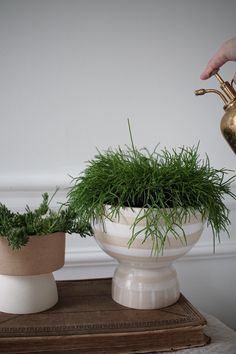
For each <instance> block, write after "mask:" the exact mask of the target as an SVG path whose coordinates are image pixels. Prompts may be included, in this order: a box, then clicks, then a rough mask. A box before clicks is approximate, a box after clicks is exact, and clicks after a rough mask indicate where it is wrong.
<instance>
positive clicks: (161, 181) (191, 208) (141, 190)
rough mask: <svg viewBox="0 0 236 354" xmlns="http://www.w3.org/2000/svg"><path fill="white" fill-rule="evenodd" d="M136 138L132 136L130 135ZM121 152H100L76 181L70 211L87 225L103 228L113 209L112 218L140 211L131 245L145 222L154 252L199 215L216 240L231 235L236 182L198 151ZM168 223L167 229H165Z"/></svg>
mask: <svg viewBox="0 0 236 354" xmlns="http://www.w3.org/2000/svg"><path fill="white" fill-rule="evenodd" d="M130 134H131V132H130ZM131 143H132V148H129V147H127V148H126V149H125V150H123V149H121V148H120V147H119V148H117V149H108V150H107V151H105V152H99V151H98V153H97V155H96V156H95V157H94V159H93V160H91V161H89V162H88V165H87V167H86V169H85V170H84V172H83V173H82V174H81V175H80V176H79V177H76V178H74V180H73V182H74V184H73V186H72V187H71V189H70V191H69V194H68V200H69V205H70V207H71V208H72V209H73V210H75V211H76V213H78V215H80V216H81V217H82V218H83V220H85V221H86V222H90V223H92V224H93V223H94V222H96V221H99V222H102V220H103V218H104V216H107V215H106V211H105V208H104V206H105V205H110V206H111V208H110V210H111V212H110V214H109V215H108V217H109V216H112V215H115V214H117V213H118V212H119V210H120V209H121V208H124V207H131V208H132V207H139V208H141V210H142V211H141V212H140V213H139V215H138V216H137V217H136V219H135V222H134V224H133V225H132V237H131V239H130V241H129V245H131V244H132V242H133V240H134V239H135V237H137V234H138V233H137V232H136V231H135V225H136V224H137V223H138V222H139V221H140V220H141V219H145V220H146V226H145V229H144V230H143V231H145V239H144V240H143V241H145V240H146V239H147V238H151V239H152V241H153V249H154V250H155V252H159V251H161V250H162V249H163V245H164V242H165V239H166V236H167V233H168V232H172V233H173V234H174V236H175V237H179V236H178V234H177V232H176V229H174V227H175V226H176V225H177V226H179V227H180V228H181V224H182V223H183V222H184V221H185V220H187V219H188V217H189V216H190V213H194V214H196V213H197V212H200V213H201V215H202V218H203V219H205V218H208V224H209V225H210V226H211V228H212V230H213V236H214V240H215V238H216V237H218V238H219V234H220V232H221V231H226V232H227V227H228V225H229V224H230V220H229V217H228V214H229V210H228V209H227V207H226V206H225V204H224V197H225V196H226V195H228V196H230V197H232V198H234V199H236V196H235V195H234V194H233V193H232V191H231V188H230V187H231V183H232V182H233V181H234V179H235V176H233V177H231V178H228V179H226V180H225V177H226V175H228V173H229V172H231V171H229V170H226V169H214V168H212V167H211V166H210V162H209V159H208V157H206V158H205V159H203V160H201V159H200V158H199V153H198V146H196V147H181V148H179V149H173V150H171V151H168V150H167V149H163V150H161V151H160V152H157V149H155V150H154V151H153V152H152V153H150V152H149V151H148V150H147V149H146V148H144V149H137V148H135V147H134V144H133V140H132V135H131ZM160 219H163V220H164V221H165V223H166V227H165V228H162V229H161V228H160V225H159V221H160Z"/></svg>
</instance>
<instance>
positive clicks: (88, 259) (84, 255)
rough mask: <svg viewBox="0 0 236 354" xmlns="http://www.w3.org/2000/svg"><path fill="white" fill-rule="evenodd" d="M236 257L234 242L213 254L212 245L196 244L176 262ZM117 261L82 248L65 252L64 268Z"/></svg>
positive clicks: (97, 251) (223, 245)
mask: <svg viewBox="0 0 236 354" xmlns="http://www.w3.org/2000/svg"><path fill="white" fill-rule="evenodd" d="M235 256H236V240H232V241H230V240H229V241H227V242H225V243H223V242H222V243H221V244H218V245H216V248H215V252H214V249H213V244H212V243H202V244H201V243H200V242H199V243H198V244H197V245H195V246H194V247H193V248H192V249H191V250H190V251H189V253H188V254H187V255H185V256H184V257H182V258H180V259H178V260H177V261H178V262H185V261H191V260H194V261H196V260H201V259H209V258H211V259H217V258H231V257H235ZM116 264H117V261H115V260H114V259H113V258H111V257H110V256H108V255H107V254H106V253H105V252H103V250H101V249H99V248H97V247H84V248H83V249H82V250H81V251H76V250H74V249H72V248H71V249H68V250H67V251H66V260H65V267H91V266H92V267H99V266H104V265H116Z"/></svg>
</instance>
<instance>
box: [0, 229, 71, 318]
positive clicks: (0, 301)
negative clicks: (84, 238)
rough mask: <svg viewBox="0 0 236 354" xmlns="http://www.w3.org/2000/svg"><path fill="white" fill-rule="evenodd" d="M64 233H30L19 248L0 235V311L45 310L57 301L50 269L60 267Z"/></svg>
mask: <svg viewBox="0 0 236 354" xmlns="http://www.w3.org/2000/svg"><path fill="white" fill-rule="evenodd" d="M64 261H65V234H64V233H62V232H57V233H53V234H49V235H45V236H44V235H42V236H30V239H29V242H28V243H27V244H26V245H25V246H23V247H21V249H19V250H12V249H11V248H10V247H9V246H8V243H7V241H6V239H5V238H3V237H2V238H0V289H1V291H0V311H2V312H7V313H16V314H26V313H35V312H40V311H44V310H46V309H48V308H50V307H52V306H54V305H55V304H56V303H57V301H58V293H57V287H56V282H55V279H54V277H53V274H52V272H54V271H55V270H57V269H59V268H61V267H63V265H64Z"/></svg>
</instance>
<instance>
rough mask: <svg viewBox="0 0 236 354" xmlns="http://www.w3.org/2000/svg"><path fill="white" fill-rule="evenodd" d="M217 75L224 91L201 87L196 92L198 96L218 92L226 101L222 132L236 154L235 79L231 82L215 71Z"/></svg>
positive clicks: (221, 126) (221, 125)
mask: <svg viewBox="0 0 236 354" xmlns="http://www.w3.org/2000/svg"><path fill="white" fill-rule="evenodd" d="M214 75H215V77H216V78H217V79H218V80H219V82H220V88H221V90H222V91H223V93H222V92H221V91H218V90H215V89H200V90H196V91H195V92H194V93H195V95H197V96H200V95H205V93H211V92H213V93H216V94H217V95H219V96H220V97H221V98H222V100H223V101H224V107H223V108H224V110H225V114H224V115H223V117H222V119H221V124H220V128H221V132H222V134H223V136H224V137H225V139H226V140H227V142H228V144H229V145H230V147H231V148H232V150H233V151H234V153H235V154H236V91H235V89H234V87H233V80H232V81H231V83H229V82H228V81H224V80H223V79H222V77H221V76H220V75H219V74H218V72H215V73H214Z"/></svg>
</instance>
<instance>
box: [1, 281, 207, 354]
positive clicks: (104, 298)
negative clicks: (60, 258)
mask: <svg viewBox="0 0 236 354" xmlns="http://www.w3.org/2000/svg"><path fill="white" fill-rule="evenodd" d="M57 284H58V292H59V302H58V304H57V305H56V306H54V307H53V308H52V309H50V310H48V311H44V312H41V313H38V314H31V315H12V314H4V313H0V353H1V354H12V353H18V354H19V353H28V354H36V353H51V354H62V353H63V354H67V353H68V354H69V353H70V354H72V353H79V354H84V353H87V354H88V353H93V354H94V353H95V354H98V353H99V354H100V353H107V354H108V353H109V354H113V353H145V352H154V351H164V350H165V351H168V350H172V349H175V350H176V349H180V348H191V347H198V346H204V345H206V344H207V343H209V337H208V336H206V335H205V333H204V328H205V326H206V320H205V318H204V317H203V316H202V315H201V314H200V313H199V312H198V311H197V310H196V309H195V308H194V307H193V306H192V305H191V304H190V303H189V302H188V301H187V300H186V299H185V298H184V296H183V295H181V296H180V299H179V301H178V302H177V303H176V304H174V305H172V306H169V307H166V308H164V309H161V310H134V309H130V308H127V307H124V306H121V305H119V304H117V303H115V302H114V301H113V300H112V298H111V279H95V280H80V281H61V282H58V283H57ZM16 301H17V294H16Z"/></svg>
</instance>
